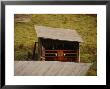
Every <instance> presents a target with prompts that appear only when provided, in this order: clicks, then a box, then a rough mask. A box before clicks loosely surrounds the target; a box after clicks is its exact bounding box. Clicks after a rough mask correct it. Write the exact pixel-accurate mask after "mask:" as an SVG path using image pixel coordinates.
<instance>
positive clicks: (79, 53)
mask: <svg viewBox="0 0 110 89" xmlns="http://www.w3.org/2000/svg"><path fill="white" fill-rule="evenodd" d="M78 62H79V63H80V48H79V60H78Z"/></svg>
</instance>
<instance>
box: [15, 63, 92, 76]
mask: <svg viewBox="0 0 110 89" xmlns="http://www.w3.org/2000/svg"><path fill="white" fill-rule="evenodd" d="M91 65H92V63H74V62H59V61H15V62H14V75H15V76H84V75H86V73H87V71H88V69H89V68H90V66H91Z"/></svg>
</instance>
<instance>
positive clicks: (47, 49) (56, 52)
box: [35, 26, 83, 62]
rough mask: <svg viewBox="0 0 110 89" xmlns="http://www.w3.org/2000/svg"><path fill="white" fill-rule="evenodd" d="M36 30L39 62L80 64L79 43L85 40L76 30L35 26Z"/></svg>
mask: <svg viewBox="0 0 110 89" xmlns="http://www.w3.org/2000/svg"><path fill="white" fill-rule="evenodd" d="M35 30H36V33H37V37H38V58H39V60H45V61H68V62H80V49H79V43H81V42H83V40H82V38H81V37H80V35H79V34H78V33H77V31H76V30H70V29H62V28H52V27H45V26H35Z"/></svg>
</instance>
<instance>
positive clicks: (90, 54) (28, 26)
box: [14, 14, 97, 75]
mask: <svg viewBox="0 0 110 89" xmlns="http://www.w3.org/2000/svg"><path fill="white" fill-rule="evenodd" d="M24 16H25V15H20V16H19V15H18V16H17V15H15V30H14V46H15V52H14V53H15V60H30V58H31V57H32V51H33V46H34V42H35V41H37V34H36V32H35V29H34V25H43V26H49V27H58V28H69V29H75V30H77V32H78V33H79V34H80V35H81V37H82V38H83V40H84V42H83V43H81V44H80V51H81V62H92V63H93V66H92V67H91V69H90V70H89V71H88V74H87V75H96V70H97V69H96V64H97V62H96V57H97V54H96V53H97V50H96V49H97V40H96V39H97V29H96V28H97V17H96V15H81V14H79V15H77V14H76V15H73V14H46V15H45V14H38V15H35V14H32V15H28V16H26V18H28V19H30V20H29V21H28V22H19V21H17V18H19V17H20V18H21V19H22V18H25V17H24ZM36 60H37V59H36Z"/></svg>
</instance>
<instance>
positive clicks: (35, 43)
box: [32, 42, 37, 60]
mask: <svg viewBox="0 0 110 89" xmlns="http://www.w3.org/2000/svg"><path fill="white" fill-rule="evenodd" d="M36 43H37V42H35V44H34V49H33V56H32V59H33V60H35V59H34V58H35V50H36Z"/></svg>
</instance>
